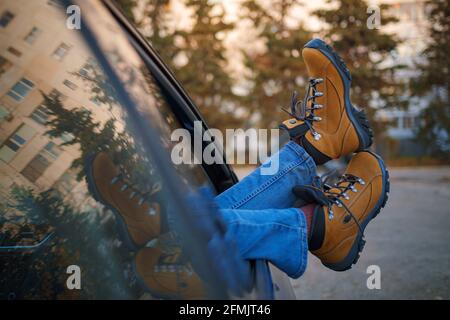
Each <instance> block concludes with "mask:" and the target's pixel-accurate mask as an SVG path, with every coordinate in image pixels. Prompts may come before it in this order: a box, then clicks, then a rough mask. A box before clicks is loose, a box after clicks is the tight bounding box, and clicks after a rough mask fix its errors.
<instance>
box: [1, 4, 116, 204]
mask: <svg viewBox="0 0 450 320" xmlns="http://www.w3.org/2000/svg"><path fill="white" fill-rule="evenodd" d="M43 3H44V4H45V5H44V6H43V5H42V4H43ZM49 7H50V8H49ZM49 13H51V14H50V15H49ZM64 14H65V12H64V10H62V8H61V7H60V5H59V3H58V1H52V0H33V1H26V2H24V1H2V2H1V3H0V177H1V179H0V181H1V185H0V190H1V191H0V192H1V193H0V203H2V204H6V203H7V202H8V201H10V200H11V199H10V198H11V194H10V191H11V189H12V188H13V187H14V186H25V187H29V188H32V189H33V190H35V191H37V192H41V191H44V190H48V189H49V188H54V189H55V190H57V191H59V192H60V193H62V194H64V195H66V197H71V198H73V199H74V200H78V201H73V203H74V204H76V205H77V206H83V205H84V204H85V203H84V200H83V199H85V198H86V197H85V196H84V194H83V193H85V191H86V190H85V186H84V182H78V181H77V180H76V179H75V178H74V176H75V174H76V172H75V170H73V169H71V168H70V167H71V164H72V161H73V160H74V159H76V158H78V157H79V154H80V151H79V150H78V146H76V145H69V146H62V144H63V143H64V142H67V141H69V140H70V139H71V138H72V137H71V136H70V134H63V135H62V136H60V137H56V138H51V137H50V136H49V135H48V134H46V132H47V130H48V129H49V128H48V127H47V126H46V122H47V121H48V120H49V118H50V116H49V112H48V109H47V108H46V106H45V105H44V104H43V101H44V97H43V94H46V95H48V96H49V97H52V98H55V97H59V99H60V100H61V101H62V102H63V104H64V107H65V108H68V109H71V108H75V107H76V108H80V107H82V108H85V109H87V110H89V111H91V112H92V113H93V114H95V119H96V121H98V120H99V119H100V120H101V119H103V120H105V121H106V120H107V119H109V118H110V117H111V113H110V112H108V111H105V110H108V108H102V105H101V104H102V103H101V102H100V101H98V99H96V98H95V97H93V95H92V92H91V91H90V90H88V88H87V86H86V83H85V81H84V80H83V76H84V75H86V74H87V72H88V70H87V66H89V64H92V63H93V60H92V58H91V57H90V54H89V51H88V50H87V49H86V47H85V46H84V44H83V42H82V40H81V39H80V38H79V35H78V34H77V31H76V30H70V29H68V28H66V26H65V24H64V22H65V18H64V17H61V15H64Z"/></svg>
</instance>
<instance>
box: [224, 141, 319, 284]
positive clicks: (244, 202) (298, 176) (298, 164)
mask: <svg viewBox="0 0 450 320" xmlns="http://www.w3.org/2000/svg"><path fill="white" fill-rule="evenodd" d="M278 157H279V158H278V159H279V160H278V161H279V170H278V172H277V173H275V174H273V175H261V172H260V171H261V167H260V168H258V169H256V170H255V171H253V172H252V173H251V174H250V175H249V176H247V177H245V178H244V179H243V180H242V181H240V182H239V183H238V184H236V185H234V186H233V187H231V188H230V189H228V190H226V191H225V192H223V193H222V194H220V195H218V196H217V197H216V198H215V201H216V203H217V205H218V206H219V209H220V210H219V213H220V215H221V217H222V220H223V221H224V223H225V225H226V226H227V231H226V235H225V237H226V238H229V239H230V240H233V241H234V242H235V243H236V245H237V247H238V249H239V251H240V253H241V255H242V256H243V257H244V258H245V259H264V260H268V261H270V262H271V263H273V264H274V265H275V266H276V267H277V268H279V269H280V270H282V271H284V272H285V273H286V274H288V275H289V276H290V277H292V278H298V277H300V276H301V275H302V274H303V272H304V271H305V269H306V265H307V257H308V255H307V254H308V235H307V226H306V220H305V216H304V214H303V212H302V211H301V210H300V209H299V208H294V207H293V205H294V202H295V200H296V198H295V196H294V194H293V193H292V188H293V187H294V186H297V185H306V184H312V183H313V179H314V177H315V176H316V165H315V163H314V160H313V159H312V158H311V157H310V156H309V155H308V154H307V153H306V151H305V150H304V149H303V148H302V147H300V146H299V145H297V144H296V143H294V142H289V143H287V144H286V145H285V146H284V147H283V148H282V149H281V150H280V151H279V153H278ZM268 161H274V160H273V159H272V158H270V159H268ZM267 164H268V162H266V163H265V164H263V165H262V166H264V165H267ZM288 250H289V251H288Z"/></svg>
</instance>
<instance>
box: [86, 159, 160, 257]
mask: <svg viewBox="0 0 450 320" xmlns="http://www.w3.org/2000/svg"><path fill="white" fill-rule="evenodd" d="M86 180H87V184H88V188H89V191H90V192H91V194H92V195H93V197H94V198H95V200H97V201H99V202H100V203H102V204H103V205H104V206H105V207H107V208H108V209H110V210H111V211H113V212H114V213H115V215H116V221H117V223H118V226H119V233H120V235H121V238H122V239H123V240H124V241H125V243H126V244H127V245H128V246H129V248H130V249H131V250H137V249H138V248H140V247H142V246H144V245H145V244H146V243H147V242H149V241H150V240H152V239H154V238H156V237H158V235H159V234H160V233H161V227H162V226H161V210H160V209H161V208H160V204H159V203H158V202H157V200H156V198H154V199H151V198H152V196H148V195H145V194H142V193H140V192H139V191H138V190H137V189H135V188H134V187H133V186H132V184H131V183H129V182H128V181H127V180H126V179H125V178H124V177H123V175H122V174H121V173H120V171H119V169H118V168H117V166H116V165H115V164H114V163H113V162H112V161H111V159H110V158H109V156H108V155H107V154H106V153H105V152H100V153H97V154H95V155H93V156H90V157H88V158H87V160H86ZM149 199H150V200H149ZM163 222H164V221H163Z"/></svg>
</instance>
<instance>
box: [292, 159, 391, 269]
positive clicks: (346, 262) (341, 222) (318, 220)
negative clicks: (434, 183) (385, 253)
mask: <svg viewBox="0 0 450 320" xmlns="http://www.w3.org/2000/svg"><path fill="white" fill-rule="evenodd" d="M293 192H294V193H295V195H296V196H297V197H298V199H299V202H300V203H299V202H298V203H297V204H296V206H298V207H302V206H305V205H307V204H309V203H315V204H317V205H316V206H315V209H314V214H313V217H312V223H311V233H310V235H309V243H308V245H309V250H310V251H311V252H312V253H313V254H314V255H315V256H317V257H318V258H319V259H320V260H321V261H322V263H323V264H324V265H325V266H326V267H328V268H330V269H332V270H335V271H344V270H347V269H350V268H351V266H352V264H355V263H356V262H357V261H358V258H359V255H360V252H361V251H362V250H363V247H364V244H365V240H364V230H365V228H366V226H367V224H368V223H369V222H370V221H371V220H372V219H373V218H375V217H376V216H377V214H378V213H379V212H380V210H381V208H383V207H384V206H385V204H386V201H387V199H388V193H389V174H388V171H387V170H386V168H385V166H384V163H383V161H382V160H381V158H380V157H379V156H377V155H375V154H373V153H371V152H369V151H361V152H358V153H357V154H355V155H354V156H353V158H352V159H351V160H350V163H349V164H348V166H347V169H346V171H345V173H344V174H343V175H342V176H341V177H340V178H339V180H338V181H337V182H336V183H335V184H332V185H328V184H326V183H322V185H321V186H319V187H316V186H309V185H308V186H297V187H295V188H294V189H293Z"/></svg>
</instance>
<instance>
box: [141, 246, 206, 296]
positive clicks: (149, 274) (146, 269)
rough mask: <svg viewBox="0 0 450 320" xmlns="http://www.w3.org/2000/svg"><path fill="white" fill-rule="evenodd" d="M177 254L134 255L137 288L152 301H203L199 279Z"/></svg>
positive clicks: (148, 250)
mask: <svg viewBox="0 0 450 320" xmlns="http://www.w3.org/2000/svg"><path fill="white" fill-rule="evenodd" d="M183 260H184V259H183V257H182V254H181V252H180V251H179V250H178V251H175V252H172V253H166V252H163V251H162V250H161V249H159V248H156V247H152V248H150V247H147V248H143V249H141V250H139V251H138V253H137V254H136V258H135V264H134V268H135V272H136V276H137V279H138V282H139V284H140V285H141V286H142V287H143V288H144V289H145V290H146V291H148V292H149V293H151V294H152V295H153V296H154V297H156V298H162V299H206V298H207V296H206V293H205V290H204V288H203V284H202V281H201V279H200V278H199V276H198V275H197V274H196V273H195V272H194V270H193V269H192V267H191V265H190V264H189V263H188V262H187V261H183Z"/></svg>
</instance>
